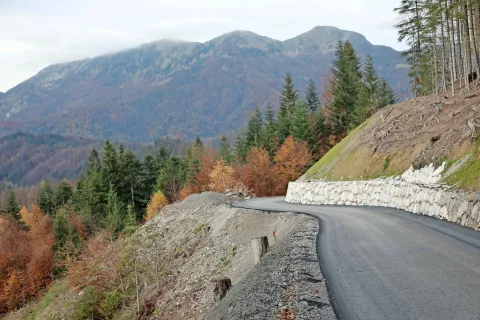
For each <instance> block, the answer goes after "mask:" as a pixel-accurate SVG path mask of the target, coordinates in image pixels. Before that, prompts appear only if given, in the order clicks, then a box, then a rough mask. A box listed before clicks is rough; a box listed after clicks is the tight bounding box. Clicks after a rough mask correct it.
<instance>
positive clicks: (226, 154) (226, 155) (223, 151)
mask: <svg viewBox="0 0 480 320" xmlns="http://www.w3.org/2000/svg"><path fill="white" fill-rule="evenodd" d="M220 158H222V159H223V160H224V161H225V163H226V164H227V165H230V164H231V163H232V162H233V157H232V150H231V147H230V142H229V141H228V139H227V137H226V136H224V135H223V136H222V137H221V138H220Z"/></svg>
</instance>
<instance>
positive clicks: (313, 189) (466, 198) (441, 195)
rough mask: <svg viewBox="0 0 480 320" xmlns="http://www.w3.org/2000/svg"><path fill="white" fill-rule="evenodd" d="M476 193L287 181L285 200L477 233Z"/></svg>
mask: <svg viewBox="0 0 480 320" xmlns="http://www.w3.org/2000/svg"><path fill="white" fill-rule="evenodd" d="M479 200H480V196H479V194H478V193H468V192H463V191H451V190H446V189H445V188H441V187H438V186H428V185H419V184H414V183H410V182H406V181H404V180H402V179H400V178H399V177H398V178H391V179H377V180H370V181H336V182H323V181H322V182H320V181H319V182H290V183H289V185H288V192H287V196H286V201H287V202H290V203H301V204H316V205H321V204H325V205H352V206H382V207H389V208H397V209H403V210H406V211H410V212H413V213H417V214H422V215H427V216H431V217H435V218H438V219H443V220H447V221H451V222H456V223H458V224H461V225H463V226H467V227H470V228H473V229H476V230H480V201H479Z"/></svg>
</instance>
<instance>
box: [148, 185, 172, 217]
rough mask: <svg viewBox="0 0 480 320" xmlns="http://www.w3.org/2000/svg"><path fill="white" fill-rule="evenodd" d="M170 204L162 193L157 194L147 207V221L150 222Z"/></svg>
mask: <svg viewBox="0 0 480 320" xmlns="http://www.w3.org/2000/svg"><path fill="white" fill-rule="evenodd" d="M167 204H168V200H167V198H166V197H165V195H164V194H163V193H162V192H161V191H157V192H155V194H153V196H152V198H151V199H150V202H149V203H148V205H147V215H146V216H145V221H150V220H152V218H153V217H154V216H155V215H156V214H157V213H158V212H159V211H160V210H162V209H163V207H165V206H166V205H167Z"/></svg>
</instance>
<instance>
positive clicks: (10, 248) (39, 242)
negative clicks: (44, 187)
mask: <svg viewBox="0 0 480 320" xmlns="http://www.w3.org/2000/svg"><path fill="white" fill-rule="evenodd" d="M23 214H24V215H25V217H29V218H28V219H26V220H27V221H28V222H26V223H28V226H29V229H30V230H29V231H26V230H24V229H23V228H22V227H21V226H20V225H19V224H18V223H17V222H16V221H14V220H13V219H5V220H4V222H3V223H2V224H1V225H0V313H2V312H6V311H10V310H14V309H16V308H18V307H20V306H22V305H24V304H25V303H26V302H27V301H28V299H30V298H33V297H35V296H36V295H37V294H38V292H39V291H40V290H42V289H43V288H45V287H46V286H47V285H48V284H49V283H50V282H51V280H52V279H51V274H52V268H53V264H54V258H53V245H54V237H53V234H52V219H51V218H50V217H48V216H45V215H43V214H42V213H41V212H39V211H37V212H35V213H33V212H32V213H27V212H25V210H23ZM33 217H35V218H33Z"/></svg>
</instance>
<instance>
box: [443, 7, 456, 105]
mask: <svg viewBox="0 0 480 320" xmlns="http://www.w3.org/2000/svg"><path fill="white" fill-rule="evenodd" d="M444 5H445V20H446V22H447V37H448V39H447V40H448V49H449V51H450V54H449V56H450V85H451V86H452V96H454V95H455V80H456V79H457V72H456V70H455V60H456V58H455V45H454V43H453V41H454V38H453V37H452V36H453V34H452V35H451V34H450V20H449V9H448V4H447V0H445V2H444Z"/></svg>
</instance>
